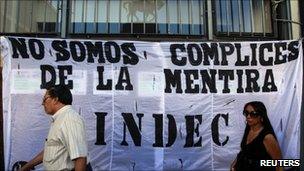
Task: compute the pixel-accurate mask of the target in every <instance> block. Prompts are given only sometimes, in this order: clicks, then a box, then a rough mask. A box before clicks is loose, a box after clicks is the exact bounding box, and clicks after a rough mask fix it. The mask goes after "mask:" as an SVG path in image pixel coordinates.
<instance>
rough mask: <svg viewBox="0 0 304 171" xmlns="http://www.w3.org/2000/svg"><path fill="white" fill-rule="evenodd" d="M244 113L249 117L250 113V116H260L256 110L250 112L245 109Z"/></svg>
mask: <svg viewBox="0 0 304 171" xmlns="http://www.w3.org/2000/svg"><path fill="white" fill-rule="evenodd" d="M243 115H244V116H246V117H247V116H248V115H250V117H252V118H256V117H258V116H259V113H258V112H256V111H251V112H248V111H246V110H245V111H244V112H243Z"/></svg>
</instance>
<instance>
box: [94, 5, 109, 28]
mask: <svg viewBox="0 0 304 171" xmlns="http://www.w3.org/2000/svg"><path fill="white" fill-rule="evenodd" d="M108 2H109V1H107V0H103V1H97V33H107V32H108V25H107V16H108V15H107V14H108Z"/></svg>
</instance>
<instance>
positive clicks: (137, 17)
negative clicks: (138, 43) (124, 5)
mask: <svg viewBox="0 0 304 171" xmlns="http://www.w3.org/2000/svg"><path fill="white" fill-rule="evenodd" d="M144 10H145V1H143V0H133V1H132V6H130V7H129V12H130V13H131V15H132V18H133V19H132V20H133V33H144Z"/></svg>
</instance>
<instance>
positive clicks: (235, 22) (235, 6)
mask: <svg viewBox="0 0 304 171" xmlns="http://www.w3.org/2000/svg"><path fill="white" fill-rule="evenodd" d="M239 6H240V5H239V1H236V0H234V1H231V13H232V15H230V17H231V21H232V28H231V31H232V32H239V31H240V16H239Z"/></svg>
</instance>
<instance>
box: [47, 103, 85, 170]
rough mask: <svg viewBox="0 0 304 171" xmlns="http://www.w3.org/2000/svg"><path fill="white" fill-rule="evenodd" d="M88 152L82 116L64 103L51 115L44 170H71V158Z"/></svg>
mask: <svg viewBox="0 0 304 171" xmlns="http://www.w3.org/2000/svg"><path fill="white" fill-rule="evenodd" d="M87 154H88V149H87V142H86V136H85V126H84V121H83V119H82V117H81V116H80V115H79V114H78V113H77V112H76V111H74V110H73V109H72V107H71V106H70V105H66V106H64V107H62V108H61V109H60V110H58V111H57V112H56V113H55V114H54V115H53V116H52V123H51V127H50V130H49V134H48V137H47V140H46V142H45V146H44V154H43V165H44V168H45V169H46V170H71V169H73V168H74V167H75V166H74V161H72V160H73V159H76V158H78V157H86V156H87Z"/></svg>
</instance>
